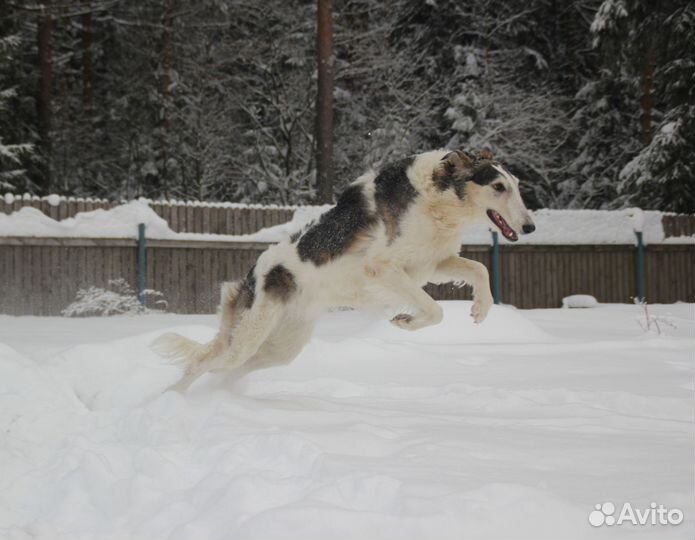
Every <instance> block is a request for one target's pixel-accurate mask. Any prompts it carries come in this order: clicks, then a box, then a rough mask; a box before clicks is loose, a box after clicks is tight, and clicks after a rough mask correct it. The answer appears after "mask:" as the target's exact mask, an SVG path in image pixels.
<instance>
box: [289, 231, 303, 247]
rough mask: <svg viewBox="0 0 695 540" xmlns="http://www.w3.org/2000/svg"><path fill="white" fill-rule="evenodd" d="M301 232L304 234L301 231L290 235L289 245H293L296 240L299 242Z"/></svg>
mask: <svg viewBox="0 0 695 540" xmlns="http://www.w3.org/2000/svg"><path fill="white" fill-rule="evenodd" d="M303 232H304V231H303V230H302V229H300V230H298V231H295V232H293V233H292V234H291V235H290V243H291V244H294V243H295V242H296V241H297V240H299V238H300V237H301V236H302V233H303Z"/></svg>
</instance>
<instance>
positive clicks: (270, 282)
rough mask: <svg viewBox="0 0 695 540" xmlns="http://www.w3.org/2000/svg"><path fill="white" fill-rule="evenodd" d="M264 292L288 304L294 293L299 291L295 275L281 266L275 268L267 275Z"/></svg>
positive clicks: (277, 265)
mask: <svg viewBox="0 0 695 540" xmlns="http://www.w3.org/2000/svg"><path fill="white" fill-rule="evenodd" d="M263 290H264V291H265V292H266V293H267V294H269V295H270V296H272V297H274V298H276V299H278V300H281V301H282V302H287V300H289V298H290V296H292V293H294V291H296V290H297V282H296V281H295V279H294V274H292V272H290V271H289V270H288V269H287V268H285V267H284V266H283V265H281V264H276V265H275V266H273V267H272V268H271V269H270V270H269V271H268V273H267V274H266V275H265V283H264V284H263Z"/></svg>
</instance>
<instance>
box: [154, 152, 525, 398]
mask: <svg viewBox="0 0 695 540" xmlns="http://www.w3.org/2000/svg"><path fill="white" fill-rule="evenodd" d="M480 222H489V223H491V224H492V226H493V227H494V228H495V229H497V230H498V231H499V232H500V233H501V234H502V235H503V236H504V237H505V238H506V239H508V240H510V241H516V240H517V239H518V235H519V234H528V233H531V232H533V231H534V229H535V225H534V224H533V221H532V219H531V216H530V215H529V212H528V210H527V209H526V206H525V205H524V202H523V200H522V197H521V194H520V192H519V179H518V178H516V177H515V176H514V175H513V174H511V173H510V172H509V171H508V170H507V169H506V168H505V167H503V166H502V165H501V164H500V163H498V162H497V161H495V160H494V159H493V156H492V153H491V152H490V151H488V150H484V151H482V152H480V153H478V154H473V153H470V152H467V151H464V150H456V151H446V150H435V151H431V152H425V153H422V154H417V155H414V156H410V157H407V158H405V159H401V160H400V161H397V162H395V163H391V164H388V165H386V166H384V167H383V168H381V170H379V171H378V172H374V171H370V172H368V173H366V174H364V175H363V176H361V177H360V178H358V179H357V180H356V181H355V182H353V183H352V184H351V185H350V186H349V187H347V189H345V191H344V192H343V193H342V194H341V195H340V197H339V198H338V201H337V204H336V205H335V206H334V207H332V208H331V209H330V210H328V211H327V212H325V213H324V214H323V215H322V216H321V217H320V218H319V219H318V220H317V221H315V222H314V223H312V224H309V225H308V226H307V227H306V228H305V229H304V230H303V231H301V232H300V233H298V234H296V235H294V236H293V237H292V238H291V239H289V240H287V241H284V242H280V243H279V244H275V245H273V246H271V247H269V248H268V249H267V250H266V251H265V252H264V253H262V254H261V255H260V257H259V258H258V261H257V262H256V264H255V266H254V267H253V268H251V270H250V271H249V273H248V275H247V276H246V277H245V278H244V279H243V280H241V281H238V282H232V283H224V284H223V286H222V292H221V301H220V313H221V321H220V329H219V332H218V333H217V335H216V337H215V338H214V339H213V340H212V341H211V342H210V343H207V344H201V343H197V342H195V341H193V340H190V339H188V338H185V337H183V336H180V335H177V334H171V333H169V334H165V335H163V336H162V337H161V338H160V339H159V340H157V343H156V346H157V348H158V349H159V350H160V352H162V353H164V354H167V355H169V356H174V357H178V358H179V359H181V360H182V361H183V362H185V366H186V367H185V373H184V375H183V377H182V378H181V379H180V381H179V382H178V383H176V384H175V385H173V386H172V387H171V389H173V390H178V391H181V392H183V391H185V390H186V389H187V388H188V387H189V386H190V385H191V384H192V383H193V382H194V381H195V380H196V379H197V378H198V377H199V376H200V375H202V374H203V373H205V372H207V371H216V370H235V372H236V373H238V374H239V376H241V375H243V374H245V373H248V372H249V371H252V370H256V369H260V368H265V367H270V366H276V365H281V364H285V363H289V362H291V361H292V360H293V359H294V358H295V357H296V356H297V355H298V354H299V353H300V351H301V350H302V349H303V348H304V346H305V345H306V343H307V342H308V340H309V339H310V337H311V333H312V330H313V327H314V325H315V322H316V319H317V318H318V316H319V315H320V313H321V312H323V311H325V310H327V309H330V308H336V307H351V308H356V309H379V310H384V309H391V310H395V311H392V313H398V314H396V315H395V316H394V317H393V318H392V319H391V323H392V324H394V325H395V326H397V327H399V328H402V329H403V330H410V331H413V330H418V329H420V328H423V327H426V326H430V325H434V324H437V323H439V322H440V321H441V320H442V316H443V314H442V308H441V306H440V305H439V304H438V303H437V302H435V301H434V300H433V299H432V297H430V296H429V295H428V294H427V293H426V292H425V291H424V290H423V288H422V287H423V286H424V285H425V284H427V283H428V282H429V283H447V282H455V283H458V284H463V283H465V284H468V285H470V286H472V288H473V307H472V309H471V316H472V317H473V319H474V320H475V322H476V323H480V322H482V321H483V320H484V319H485V317H486V316H487V313H488V311H489V310H490V307H491V306H492V303H493V299H492V294H491V292H490V285H489V282H490V280H489V276H488V271H487V268H486V267H485V266H484V265H483V264H481V263H479V262H476V261H472V260H468V259H465V258H462V257H459V256H458V253H459V250H460V247H461V240H460V239H461V232H462V230H463V229H464V228H465V227H467V226H470V225H471V224H474V223H480ZM403 308H405V309H403Z"/></svg>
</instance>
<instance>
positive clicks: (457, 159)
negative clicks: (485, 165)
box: [442, 150, 475, 174]
mask: <svg viewBox="0 0 695 540" xmlns="http://www.w3.org/2000/svg"><path fill="white" fill-rule="evenodd" d="M474 163H475V158H474V157H473V156H472V155H470V154H469V153H468V152H465V151H464V150H454V151H453V152H449V153H448V154H447V155H445V156H444V157H443V158H442V168H443V169H444V170H445V171H446V172H448V173H450V174H451V173H456V172H459V173H461V172H463V171H465V170H469V169H472V168H473V164H474Z"/></svg>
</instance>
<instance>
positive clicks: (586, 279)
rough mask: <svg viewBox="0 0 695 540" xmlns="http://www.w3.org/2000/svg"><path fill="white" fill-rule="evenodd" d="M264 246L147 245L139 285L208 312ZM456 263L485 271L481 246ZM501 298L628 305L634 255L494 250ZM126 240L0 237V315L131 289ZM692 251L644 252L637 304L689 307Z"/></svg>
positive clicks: (615, 248)
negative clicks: (582, 297)
mask: <svg viewBox="0 0 695 540" xmlns="http://www.w3.org/2000/svg"><path fill="white" fill-rule="evenodd" d="M266 247H267V245H265V244H254V243H238V242H198V241H195V242H193V241H178V240H166V241H165V240H149V241H148V242H147V276H146V277H147V283H146V285H147V287H148V288H151V289H156V290H158V291H161V292H162V293H163V294H164V297H165V299H166V300H167V301H168V303H169V304H168V310H169V311H171V312H175V313H212V312H214V310H215V309H216V306H217V301H218V297H219V285H220V283H221V282H222V281H229V280H235V279H240V278H241V277H243V276H244V275H245V274H246V272H247V271H248V269H249V268H250V267H251V265H252V264H253V263H254V261H255V260H256V258H257V257H258V255H259V254H260V253H261V252H262V251H263V250H264V249H265V248H266ZM461 253H462V255H463V256H465V257H468V258H471V259H475V260H478V261H481V262H482V263H484V264H486V265H487V266H488V267H489V266H490V248H489V247H487V246H469V247H464V248H463V249H462V252H461ZM500 263H501V273H500V275H501V300H502V302H503V303H509V304H513V305H515V306H517V307H519V308H546V307H559V306H560V304H561V301H562V298H563V297H564V296H567V295H570V294H578V293H583V294H591V295H593V296H595V297H596V298H597V299H598V300H599V301H600V302H631V301H632V298H633V297H634V296H635V294H636V283H635V248H634V247H633V246H628V245H604V246H581V245H579V246H578V245H572V246H553V245H534V246H529V245H526V246H511V245H503V246H500ZM136 266H137V265H136V245H135V241H134V240H113V239H67V238H28V237H11V238H0V276H1V277H0V313H7V314H13V315H58V314H60V311H61V310H62V309H63V308H65V307H66V306H67V305H68V304H69V303H70V302H71V301H73V300H74V299H75V294H76V293H77V291H78V289H80V288H86V287H89V286H91V285H95V286H106V285H107V283H108V280H110V279H117V278H124V279H126V280H127V281H128V282H130V284H131V285H135V281H136ZM693 269H695V246H693V245H675V244H663V245H650V246H647V248H646V284H647V291H646V293H647V301H648V302H651V303H662V302H664V303H670V302H676V301H689V302H692V301H695V275H694V272H693ZM428 291H429V292H430V293H431V294H432V295H433V296H434V297H435V298H437V299H467V298H469V296H468V294H469V291H468V288H464V289H459V288H456V287H453V286H451V285H440V286H429V287H428Z"/></svg>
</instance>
